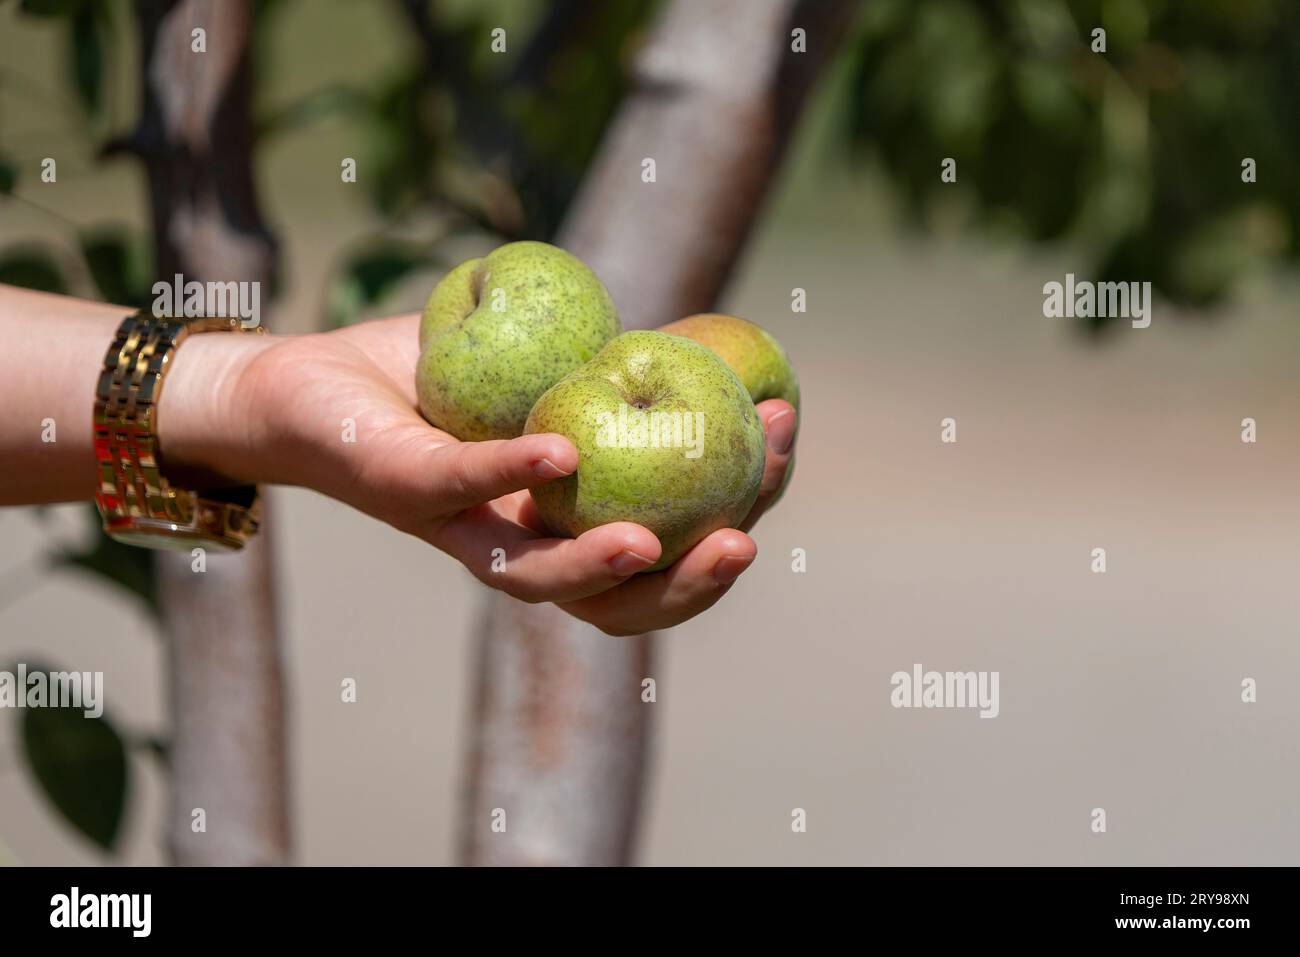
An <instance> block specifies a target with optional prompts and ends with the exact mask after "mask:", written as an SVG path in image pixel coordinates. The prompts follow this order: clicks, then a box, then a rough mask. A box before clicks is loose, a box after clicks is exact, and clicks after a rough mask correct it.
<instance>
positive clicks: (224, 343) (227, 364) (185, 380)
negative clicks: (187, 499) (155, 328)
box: [157, 332, 276, 484]
mask: <svg viewBox="0 0 1300 957" xmlns="http://www.w3.org/2000/svg"><path fill="white" fill-rule="evenodd" d="M275 341H276V340H275V339H274V338H273V337H271V336H267V335H250V334H245V333H227V332H215V333H205V334H201V335H193V336H190V337H189V338H188V339H186V340H185V342H184V343H182V344H181V347H180V348H179V349H177V350H176V355H175V356H174V357H173V358H172V360H171V361H172V362H173V363H174V365H173V367H172V368H171V369H170V370H169V371H168V373H167V377H166V384H165V386H164V388H163V390H162V394H161V397H160V399H159V403H158V420H157V430H158V443H159V448H160V449H161V451H162V456H163V460H164V462H165V467H166V470H167V472H168V473H169V476H171V477H172V480H173V482H176V481H178V478H177V477H178V476H180V477H183V476H201V477H204V478H207V479H208V480H209V481H211V480H212V479H216V480H218V481H221V482H223V483H231V484H238V483H256V482H260V481H265V480H266V479H267V476H266V475H264V474H263V472H264V465H263V454H262V453H263V450H264V445H265V443H264V442H263V441H262V439H261V436H262V434H263V430H262V428H261V422H260V418H259V417H258V415H257V413H258V411H259V410H258V409H257V403H256V401H255V399H254V397H253V396H252V395H251V390H250V389H249V388H248V387H247V383H248V381H249V377H248V376H247V375H246V372H247V370H248V369H249V367H250V366H251V365H252V363H253V362H254V360H255V359H256V358H257V356H258V355H260V354H261V353H262V352H264V351H266V350H267V349H269V348H271V347H272V346H273V345H274V344H275Z"/></svg>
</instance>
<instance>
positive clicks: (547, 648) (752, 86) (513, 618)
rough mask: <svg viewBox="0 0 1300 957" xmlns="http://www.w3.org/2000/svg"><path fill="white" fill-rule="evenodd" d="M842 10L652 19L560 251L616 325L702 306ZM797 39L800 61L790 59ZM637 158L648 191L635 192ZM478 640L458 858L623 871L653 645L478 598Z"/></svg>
mask: <svg viewBox="0 0 1300 957" xmlns="http://www.w3.org/2000/svg"><path fill="white" fill-rule="evenodd" d="M850 9H851V4H849V3H847V2H837V0H824V2H818V3H813V2H805V3H797V2H795V0H710V2H701V0H673V2H671V3H670V4H669V5H668V7H667V8H666V9H665V11H664V13H663V15H662V17H661V18H660V20H659V22H658V23H657V24H656V26H655V28H654V30H653V33H652V35H651V36H650V38H649V41H648V42H647V44H646V46H645V47H644V48H643V49H642V51H641V53H640V55H639V57H638V59H637V63H636V68H635V78H634V79H635V87H634V90H633V92H632V93H631V94H630V96H629V98H628V101H627V102H626V103H625V104H624V105H623V107H622V108H621V110H620V111H619V114H618V116H617V117H616V118H615V121H614V123H613V125H612V128H611V130H610V131H609V133H608V134H607V136H606V140H605V142H604V143H603V144H602V146H601V149H600V152H599V154H598V156H597V158H596V161H595V163H594V164H593V166H592V169H591V171H590V172H589V174H588V176H587V179H586V181H585V182H584V185H583V188H582V190H581V191H580V192H579V194H578V197H577V199H576V201H575V203H574V207H573V209H572V210H571V212H570V214H569V218H568V220H567V221H566V223H565V225H564V228H563V229H562V230H561V232H560V236H559V239H558V242H559V244H560V245H562V246H564V247H565V248H566V249H569V250H570V251H571V252H573V253H575V254H576V255H578V256H579V257H581V258H582V259H583V260H585V261H586V262H587V263H588V264H589V265H590V266H591V267H592V269H593V270H595V272H596V274H597V275H598V276H600V278H601V279H602V280H603V281H604V282H605V285H606V286H608V287H609V291H610V293H611V294H612V295H613V297H614V301H615V302H616V303H617V304H618V307H619V312H620V314H621V315H622V318H623V323H624V326H625V327H626V328H631V329H639V328H651V327H654V326H658V325H662V324H663V323H666V322H669V321H671V320H674V319H678V318H681V317H682V316H685V315H688V314H690V313H693V312H702V311H705V310H707V309H709V308H711V307H712V305H713V303H714V301H715V300H716V298H717V296H718V294H719V292H720V291H721V289H722V287H723V285H724V283H725V282H726V280H727V278H728V276H729V274H730V272H731V269H732V266H733V265H734V264H735V262H736V259H737V257H738V256H739V254H740V251H741V248H742V246H743V244H744V241H745V238H746V237H747V236H748V234H749V232H750V230H751V228H752V227H753V224H754V222H755V220H756V218H757V216H758V212H759V210H760V207H761V204H762V200H763V197H764V195H765V193H766V192H767V189H768V187H769V185H770V183H771V182H772V178H773V174H774V173H775V171H776V168H777V164H778V162H779V159H780V155H781V151H782V148H783V146H784V145H785V143H786V141H787V139H788V135H789V132H790V129H791V126H792V124H793V122H794V119H795V117H796V116H797V113H798V110H799V107H800V106H801V104H802V103H803V101H804V99H805V96H806V94H807V92H808V90H809V88H810V87H811V85H812V82H813V80H814V78H815V77H816V75H817V73H818V72H819V67H820V66H821V65H822V64H823V63H824V62H825V59H826V55H827V54H828V53H829V52H830V50H831V49H832V48H833V47H834V45H835V43H836V42H837V41H838V39H839V37H840V34H841V33H842V32H843V29H844V27H845V25H846V22H847V18H848V14H849V12H850ZM797 27H798V28H803V29H804V30H805V31H806V37H807V52H806V53H795V52H792V39H791V31H792V30H794V29H795V28H797ZM646 159H653V160H654V161H655V173H656V181H655V182H652V183H647V182H643V181H642V171H643V161H644V160H646ZM477 640H478V642H479V644H480V649H479V658H478V676H477V682H476V685H477V692H476V700H475V703H474V711H473V715H472V720H471V724H470V735H471V742H470V748H469V760H468V765H469V767H468V775H467V789H466V791H467V793H466V797H465V804H464V812H463V815H462V817H463V819H462V821H461V826H460V836H461V843H460V847H461V857H462V860H463V861H464V862H465V863H469V864H488V865H491V864H583V865H612V864H625V863H628V862H629V861H630V860H631V857H632V853H633V850H634V847H635V840H636V829H637V821H638V816H639V811H640V807H641V801H642V794H643V792H644V789H645V784H646V776H647V765H648V755H649V749H650V741H651V727H650V718H651V713H652V709H653V708H654V705H653V704H647V703H643V702H642V700H641V682H642V679H643V678H647V677H653V676H654V660H653V644H652V637H651V636H649V635H643V636H641V637H637V638H609V637H606V636H604V635H602V634H600V633H599V632H597V631H596V630H595V629H593V628H591V627H590V626H587V625H584V624H582V623H580V622H577V621H575V620H573V619H572V618H569V617H568V616H567V615H565V614H564V613H563V612H560V611H559V610H557V609H556V608H554V607H553V606H550V605H523V604H520V603H518V602H516V601H514V600H513V599H510V598H508V597H506V596H504V595H502V594H500V593H492V594H491V595H490V596H488V598H487V607H486V610H485V612H484V614H483V617H482V619H481V621H480V625H479V629H478V634H477ZM503 815H504V824H505V828H504V830H501V827H500V825H501V823H502V816H503ZM494 825H496V826H495V827H494Z"/></svg>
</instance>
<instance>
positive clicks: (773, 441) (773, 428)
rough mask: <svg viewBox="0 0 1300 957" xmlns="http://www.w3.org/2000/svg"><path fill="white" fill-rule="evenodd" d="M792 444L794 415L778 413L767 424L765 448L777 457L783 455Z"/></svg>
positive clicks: (791, 413)
mask: <svg viewBox="0 0 1300 957" xmlns="http://www.w3.org/2000/svg"><path fill="white" fill-rule="evenodd" d="M793 444H794V413H793V412H778V413H777V414H776V416H775V417H774V418H771V419H769V420H768V423H767V447H768V448H769V449H771V450H772V451H773V452H775V453H776V454H777V455H785V454H786V453H787V452H789V451H790V446H791V445H793Z"/></svg>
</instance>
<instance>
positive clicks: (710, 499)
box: [524, 332, 764, 572]
mask: <svg viewBox="0 0 1300 957" xmlns="http://www.w3.org/2000/svg"><path fill="white" fill-rule="evenodd" d="M624 405H626V406H627V407H629V413H630V411H631V410H635V409H636V408H637V407H639V406H643V407H644V411H645V412H647V413H649V412H659V413H666V414H668V415H669V416H671V414H672V413H679V414H680V415H681V416H685V415H690V416H691V420H690V421H691V422H692V423H696V422H698V420H697V419H696V418H695V417H694V413H697V412H698V413H703V415H704V419H703V429H702V432H700V433H699V434H701V435H702V436H703V442H702V444H701V446H700V454H699V456H698V457H697V458H688V457H687V456H686V454H685V452H686V451H688V449H687V448H684V447H672V442H671V441H670V442H669V443H668V445H667V446H664V444H663V443H661V444H660V445H661V447H659V448H654V447H642V448H638V447H622V448H620V447H618V446H617V445H616V444H612V443H611V441H610V440H611V438H612V433H613V432H614V431H615V430H614V428H613V427H612V426H611V425H610V424H609V423H610V421H616V420H617V419H618V417H619V414H620V407H621V406H624ZM601 413H608V414H609V415H610V416H612V417H613V420H608V419H607V420H605V424H604V425H602V421H601V415H600V414H601ZM660 421H661V422H662V421H663V420H662V419H661V420H660ZM668 421H670V422H671V421H674V420H673V419H672V418H669V419H668ZM678 421H682V422H685V419H679V420H678ZM630 431H631V430H628V432H629V433H630ZM524 432H525V433H537V432H558V433H559V434H560V435H564V436H567V437H568V438H569V440H570V441H572V442H573V444H574V445H575V446H576V447H577V449H578V468H577V471H575V472H574V473H573V474H572V475H568V476H565V477H564V478H561V479H556V480H555V481H553V482H547V483H546V484H545V485H542V486H538V487H537V488H534V489H532V496H533V501H534V502H536V503H537V510H538V512H539V513H540V515H541V517H542V519H543V521H545V522H546V524H547V525H548V526H549V527H550V528H551V530H552V531H554V532H556V533H558V534H564V535H570V536H574V537H576V536H578V535H581V534H582V533H583V532H585V531H587V530H588V529H592V528H595V527H596V526H597V525H604V524H606V523H608V522H618V521H627V522H637V523H639V524H641V525H644V526H645V527H646V528H648V529H650V531H652V532H654V533H655V535H656V536H658V538H659V542H660V544H661V545H662V546H663V553H662V554H661V555H660V558H659V560H658V561H657V562H655V563H654V564H653V565H651V566H650V567H649V568H647V569H646V571H647V572H654V571H659V570H660V569H663V568H667V567H668V566H669V565H671V564H672V563H673V562H675V561H677V559H679V558H681V556H682V555H684V554H685V553H686V552H687V551H689V550H690V548H691V547H692V546H693V545H695V544H696V543H697V542H698V541H700V539H702V538H704V537H705V536H706V535H708V534H709V533H710V532H714V531H716V530H718V529H720V528H734V527H736V526H737V525H739V524H740V522H742V521H743V520H744V518H745V516H746V515H748V514H749V510H750V508H752V507H753V505H754V500H755V499H756V498H757V497H758V487H759V483H760V482H761V481H762V478H763V458H764V449H763V425H762V423H761V422H760V421H759V419H758V413H757V412H755V411H754V403H753V402H752V401H751V400H750V398H749V395H748V393H747V392H746V391H745V387H744V386H743V385H741V383H740V380H739V379H737V378H736V376H735V373H733V372H732V371H731V370H730V369H728V368H727V365H726V363H725V362H723V361H722V360H721V359H720V358H718V356H716V355H715V354H714V353H712V352H710V351H709V350H708V349H706V348H704V347H703V346H701V345H699V344H698V343H694V342H691V341H690V340H688V339H683V338H680V337H678V336H669V335H665V334H664V333H662V332H625V333H623V335H621V336H619V337H618V338H616V339H614V340H613V341H612V342H611V343H610V344H609V345H607V346H605V348H604V349H602V350H601V351H600V352H599V353H598V354H597V355H596V357H595V358H594V359H592V360H591V361H590V362H588V363H587V364H586V365H585V366H582V367H581V368H580V369H577V370H576V371H574V372H572V373H570V374H569V375H568V376H566V377H565V378H564V379H562V380H561V381H560V382H558V383H556V384H555V385H554V386H552V387H551V388H550V389H549V390H547V392H546V394H545V395H543V396H542V397H541V398H540V399H538V401H537V404H536V405H535V406H533V411H532V413H531V414H530V415H529V416H528V423H527V424H526V425H525V426H524ZM661 434H662V433H661ZM682 435H683V444H685V440H686V438H687V433H686V430H685V428H683V432H682Z"/></svg>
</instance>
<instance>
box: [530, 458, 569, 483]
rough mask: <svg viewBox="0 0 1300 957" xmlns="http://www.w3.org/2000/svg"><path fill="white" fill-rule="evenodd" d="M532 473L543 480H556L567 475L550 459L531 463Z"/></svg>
mask: <svg viewBox="0 0 1300 957" xmlns="http://www.w3.org/2000/svg"><path fill="white" fill-rule="evenodd" d="M533 471H534V472H536V473H537V474H538V475H539V476H541V477H542V478H544V479H557V478H560V477H561V476H564V475H568V474H569V473H568V472H566V471H564V469H562V468H560V467H559V466H558V465H556V464H555V463H554V462H552V461H551V460H550V459H538V460H537V461H536V462H534V463H533Z"/></svg>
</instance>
